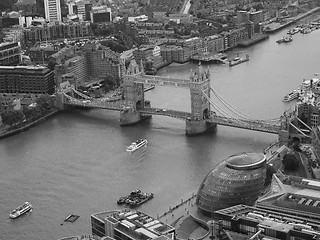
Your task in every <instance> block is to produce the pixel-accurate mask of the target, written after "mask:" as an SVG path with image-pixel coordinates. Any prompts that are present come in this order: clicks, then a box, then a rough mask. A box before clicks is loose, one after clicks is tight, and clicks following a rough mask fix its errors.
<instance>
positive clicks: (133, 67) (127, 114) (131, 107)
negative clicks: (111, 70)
mask: <svg viewBox="0 0 320 240" xmlns="http://www.w3.org/2000/svg"><path fill="white" fill-rule="evenodd" d="M140 74H143V66H142V65H140V66H139V65H138V64H137V62H136V61H135V60H131V62H130V65H129V67H128V69H127V70H126V75H125V76H124V96H125V107H124V108H123V109H121V111H120V125H122V126H125V125H132V124H135V123H138V122H139V121H141V115H140V112H139V109H141V108H144V107H145V100H144V88H143V84H141V83H135V82H134V80H135V77H137V76H139V75H140Z"/></svg>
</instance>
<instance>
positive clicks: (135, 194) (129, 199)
mask: <svg viewBox="0 0 320 240" xmlns="http://www.w3.org/2000/svg"><path fill="white" fill-rule="evenodd" d="M153 196H154V194H153V193H142V192H141V190H140V189H137V190H135V191H132V192H131V193H130V194H129V195H128V196H125V197H120V198H119V199H118V200H117V203H118V204H124V203H126V204H127V205H129V207H137V206H139V205H141V204H143V203H145V202H147V201H149V200H150V199H152V198H153Z"/></svg>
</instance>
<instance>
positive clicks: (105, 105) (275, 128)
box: [65, 99, 280, 134]
mask: <svg viewBox="0 0 320 240" xmlns="http://www.w3.org/2000/svg"><path fill="white" fill-rule="evenodd" d="M65 104H66V105H70V106H79V107H87V108H102V109H109V110H115V111H120V110H121V109H122V108H123V107H124V106H125V102H124V101H114V102H113V101H101V100H99V99H97V100H92V101H90V100H84V101H81V100H76V99H74V100H71V99H69V100H68V101H67V102H65ZM139 111H140V113H141V115H161V116H167V117H173V118H177V119H182V120H186V119H187V118H190V117H191V113H189V112H183V111H177V110H169V109H168V110H167V109H161V108H143V109H139ZM207 121H208V122H212V123H216V124H218V125H222V126H228V127H236V128H242V129H249V130H253V131H260V132H267V133H274V134H278V132H279V130H280V126H279V125H276V124H270V123H267V122H264V121H258V120H239V119H236V118H227V117H223V116H218V115H214V114H212V116H211V117H210V119H208V120H207Z"/></svg>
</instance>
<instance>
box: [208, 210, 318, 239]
mask: <svg viewBox="0 0 320 240" xmlns="http://www.w3.org/2000/svg"><path fill="white" fill-rule="evenodd" d="M214 221H215V233H216V235H217V237H218V239H225V238H223V237H225V236H226V235H238V236H242V238H233V239H257V238H255V237H257V236H258V235H259V236H260V237H263V238H262V239H273V240H276V239H279V240H312V239H320V231H319V230H320V229H319V226H320V215H318V214H305V215H303V214H302V213H301V214H300V213H299V212H297V211H288V210H287V211H284V210H283V209H281V208H277V207H270V208H269V209H265V208H261V207H259V206H257V207H252V206H246V205H236V206H232V207H229V208H226V209H221V210H218V211H215V214H214ZM254 236H255V237H254ZM226 239H228V238H226ZM229 239H230V238H229Z"/></svg>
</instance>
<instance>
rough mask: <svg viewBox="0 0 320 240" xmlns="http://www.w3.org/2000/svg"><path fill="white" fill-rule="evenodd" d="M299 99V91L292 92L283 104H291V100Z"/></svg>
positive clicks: (285, 97)
mask: <svg viewBox="0 0 320 240" xmlns="http://www.w3.org/2000/svg"><path fill="white" fill-rule="evenodd" d="M298 97H299V91H298V90H293V91H292V92H290V93H288V94H287V95H285V96H284V98H283V100H282V101H283V102H289V101H291V100H294V99H297V98H298Z"/></svg>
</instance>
